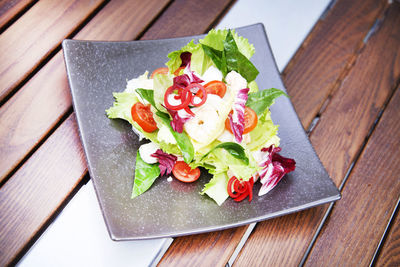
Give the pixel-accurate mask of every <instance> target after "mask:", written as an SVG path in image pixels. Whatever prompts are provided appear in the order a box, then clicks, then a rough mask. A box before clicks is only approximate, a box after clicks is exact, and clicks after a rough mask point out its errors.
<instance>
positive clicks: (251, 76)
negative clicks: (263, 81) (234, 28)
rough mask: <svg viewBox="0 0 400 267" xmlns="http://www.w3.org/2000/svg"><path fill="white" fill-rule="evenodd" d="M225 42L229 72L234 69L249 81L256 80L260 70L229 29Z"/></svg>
mask: <svg viewBox="0 0 400 267" xmlns="http://www.w3.org/2000/svg"><path fill="white" fill-rule="evenodd" d="M223 44H224V52H225V57H226V66H227V69H228V72H230V71H232V70H234V71H236V72H238V73H240V75H242V76H243V78H245V79H246V80H247V82H251V81H254V80H255V79H256V77H257V75H258V73H259V72H258V70H257V68H256V67H255V66H254V65H253V63H251V61H250V60H249V59H248V58H247V57H246V56H245V55H243V54H242V53H241V52H240V50H239V48H238V46H237V44H236V42H235V39H234V38H233V35H232V32H231V31H228V34H227V35H226V39H225V40H224V41H223Z"/></svg>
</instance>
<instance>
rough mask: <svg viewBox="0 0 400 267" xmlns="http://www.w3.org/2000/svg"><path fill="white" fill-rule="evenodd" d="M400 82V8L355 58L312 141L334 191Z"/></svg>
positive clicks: (391, 11) (393, 8) (396, 6)
mask: <svg viewBox="0 0 400 267" xmlns="http://www.w3.org/2000/svg"><path fill="white" fill-rule="evenodd" d="M399 79H400V10H399V4H397V3H396V4H392V5H391V6H390V8H389V12H388V13H387V14H386V17H385V18H384V21H383V23H382V25H381V27H380V28H379V29H378V30H377V32H376V33H375V35H373V36H372V37H371V38H370V39H369V41H368V43H367V44H366V46H365V47H364V49H363V51H362V52H361V53H360V54H359V56H358V57H357V60H356V62H355V64H354V66H353V68H352V69H351V70H350V71H349V74H348V76H347V77H346V79H345V80H344V81H343V83H342V84H341V86H340V88H339V89H338V90H337V92H336V93H335V95H334V96H333V97H332V99H331V101H330V102H329V105H328V106H327V108H326V110H325V112H324V113H323V114H322V115H321V117H320V120H319V122H318V124H317V126H316V128H315V129H314V131H313V132H312V133H311V136H310V140H311V142H312V144H313V145H314V147H315V150H316V152H317V154H318V155H319V157H320V159H321V161H322V163H323V164H324V166H325V168H327V169H329V170H330V171H329V174H330V175H331V177H332V179H333V181H334V182H335V183H336V185H339V184H340V183H341V181H342V178H343V177H344V175H345V174H346V172H347V170H348V167H349V165H350V164H351V163H352V162H353V161H354V159H355V157H356V155H357V153H358V151H359V149H360V146H361V145H362V144H363V142H364V141H365V138H366V136H367V135H368V132H369V131H370V129H371V127H372V125H373V123H374V121H375V119H376V117H377V116H378V115H379V112H380V111H381V110H382V108H383V107H384V104H385V102H386V101H387V99H388V97H389V95H390V94H391V93H392V92H393V89H394V88H393V87H394V86H395V84H396V82H397V81H398V80H399ZM326 140H330V141H329V142H326Z"/></svg>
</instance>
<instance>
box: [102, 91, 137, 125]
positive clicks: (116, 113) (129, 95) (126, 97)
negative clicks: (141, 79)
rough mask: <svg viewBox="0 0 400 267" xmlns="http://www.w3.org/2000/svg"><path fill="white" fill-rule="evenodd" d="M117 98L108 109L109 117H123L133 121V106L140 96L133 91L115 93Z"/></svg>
mask: <svg viewBox="0 0 400 267" xmlns="http://www.w3.org/2000/svg"><path fill="white" fill-rule="evenodd" d="M113 96H114V98H115V101H114V104H113V106H112V107H110V108H109V109H107V110H106V114H107V117H108V118H110V119H123V120H127V121H129V122H130V123H132V122H133V121H132V115H131V108H132V106H133V104H135V103H136V102H138V101H139V100H138V98H137V96H136V95H135V93H133V92H120V93H113Z"/></svg>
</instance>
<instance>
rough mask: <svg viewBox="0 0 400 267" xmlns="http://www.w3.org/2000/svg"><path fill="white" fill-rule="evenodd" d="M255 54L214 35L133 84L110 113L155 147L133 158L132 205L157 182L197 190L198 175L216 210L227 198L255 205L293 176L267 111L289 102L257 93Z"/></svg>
mask: <svg viewBox="0 0 400 267" xmlns="http://www.w3.org/2000/svg"><path fill="white" fill-rule="evenodd" d="M254 52H255V49H254V46H253V45H252V44H250V43H249V42H248V40H247V39H246V38H243V37H241V36H238V35H237V34H236V33H235V32H234V31H233V30H211V31H210V32H209V33H208V34H207V35H206V36H205V37H204V38H203V39H201V40H199V42H198V43H195V42H194V41H193V40H192V41H191V42H189V43H188V44H187V45H185V46H184V47H182V48H181V49H180V50H177V51H173V52H171V53H169V54H168V58H169V61H168V62H167V63H166V66H167V67H162V68H159V69H156V70H154V71H153V73H152V74H151V76H150V77H149V75H148V74H149V73H148V72H147V71H146V72H145V73H144V74H143V75H141V76H139V77H138V78H136V79H132V80H129V81H128V82H127V87H126V89H125V90H124V91H123V92H115V93H113V96H114V98H115V102H114V104H113V106H112V107H110V108H109V109H107V110H106V113H107V116H108V117H109V118H111V119H117V118H118V119H124V120H126V121H128V122H129V123H130V124H131V125H132V129H133V130H134V131H135V132H136V133H137V134H138V135H139V137H140V138H141V139H142V138H145V139H147V140H149V141H150V142H148V143H146V144H143V145H141V146H140V148H139V149H138V152H137V156H136V167H135V179H134V185H133V190H132V198H135V197H137V196H139V195H141V194H143V193H144V192H145V191H147V190H148V189H150V187H151V185H152V184H153V183H154V181H155V180H156V179H157V178H159V177H160V176H169V178H168V179H169V180H171V179H172V178H171V175H172V176H173V177H175V178H176V179H178V180H180V181H182V182H188V183H189V182H194V181H196V180H197V179H198V178H199V177H200V169H199V168H204V169H206V170H207V171H208V172H209V173H210V174H212V179H210V181H209V182H208V183H207V184H205V186H204V188H203V190H202V191H201V192H199V193H200V194H202V195H207V196H209V197H210V198H212V199H213V200H215V202H216V203H217V204H218V205H221V204H222V203H223V202H224V201H225V200H226V199H227V198H229V197H231V198H233V199H234V200H235V201H238V202H239V201H242V200H244V199H246V198H247V199H248V200H249V201H251V200H252V199H253V185H254V183H256V182H257V181H260V182H261V188H260V190H259V192H258V195H259V196H261V195H264V194H266V193H268V192H269V191H270V190H271V189H272V188H274V187H275V185H276V184H277V183H278V182H279V181H280V180H281V179H282V177H283V176H284V175H285V174H286V173H289V172H291V171H294V169H295V164H296V163H295V161H294V160H293V159H289V158H285V157H283V156H281V155H280V154H279V153H278V152H280V151H281V148H280V147H279V141H280V139H279V137H278V135H277V132H278V126H277V125H274V123H273V122H272V120H271V113H270V110H269V107H270V106H271V105H272V104H273V103H274V100H275V99H276V98H277V97H279V96H286V94H285V93H284V92H283V91H281V90H279V89H275V88H271V89H265V90H259V89H258V86H257V83H256V82H255V79H256V77H257V75H258V74H259V72H258V70H257V68H256V67H255V66H254V65H253V64H252V63H251V61H250V58H251V57H252V55H253V54H254Z"/></svg>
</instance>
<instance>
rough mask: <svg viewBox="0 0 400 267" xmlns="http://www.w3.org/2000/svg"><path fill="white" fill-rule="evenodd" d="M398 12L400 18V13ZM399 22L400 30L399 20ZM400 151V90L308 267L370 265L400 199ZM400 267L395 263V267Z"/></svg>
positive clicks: (399, 261)
mask: <svg viewBox="0 0 400 267" xmlns="http://www.w3.org/2000/svg"><path fill="white" fill-rule="evenodd" d="M396 13H397V16H398V17H400V8H399V10H398V12H396ZM397 23H399V24H397V25H400V19H399V20H398V21H397ZM398 28H400V27H398ZM399 33H400V31H399ZM399 148H400V88H399V89H398V90H397V91H396V94H395V95H394V97H393V99H392V101H391V102H390V103H389V105H388V107H387V108H386V110H385V112H384V114H383V116H382V118H381V120H380V122H379V124H378V126H377V127H376V129H375V131H374V132H373V134H372V136H371V138H370V139H369V140H368V144H367V146H366V148H365V150H364V151H363V153H362V155H361V157H360V159H359V160H358V161H357V164H356V165H355V167H354V169H353V171H352V173H351V175H350V177H349V179H348V181H347V182H346V184H345V186H344V189H343V190H342V199H341V200H340V201H338V202H337V203H336V204H335V206H334V208H333V210H332V213H331V215H330V219H329V221H328V222H327V223H326V224H325V225H324V228H323V229H322V231H321V233H320V234H319V236H318V239H317V241H316V243H315V245H314V247H313V249H312V251H311V253H310V255H309V257H308V259H307V262H306V266H318V265H321V264H322V265H325V264H329V265H332V266H345V265H347V266H368V265H369V263H370V262H371V260H372V257H373V255H374V252H375V250H376V248H377V246H378V244H379V241H380V239H381V237H382V234H383V233H384V231H385V228H386V225H387V223H388V221H389V219H390V216H391V215H392V212H393V210H394V208H395V206H396V203H397V200H398V198H399V196H400V183H399V174H400V149H399ZM397 241H398V240H397ZM392 244H394V243H392ZM397 244H399V243H397ZM330 248H335V251H332V250H331V249H330ZM393 251H395V250H393ZM397 252H399V250H397ZM397 256H398V255H397ZM390 261H391V262H392V263H394V262H395V259H391V260H390ZM399 264H400V258H397V265H396V264H394V265H393V266H399Z"/></svg>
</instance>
